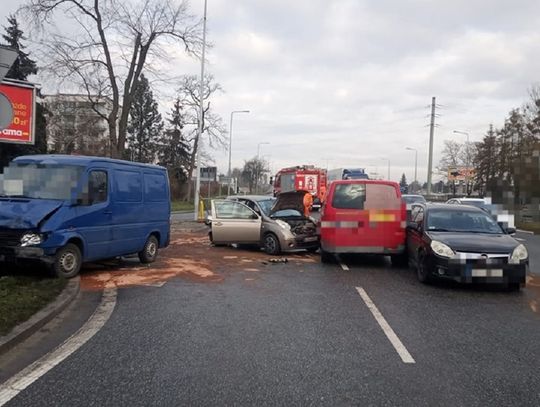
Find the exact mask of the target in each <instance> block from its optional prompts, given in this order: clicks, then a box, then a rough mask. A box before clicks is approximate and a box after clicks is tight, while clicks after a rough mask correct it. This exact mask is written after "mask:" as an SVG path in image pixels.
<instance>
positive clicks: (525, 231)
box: [516, 229, 534, 235]
mask: <svg viewBox="0 0 540 407" xmlns="http://www.w3.org/2000/svg"><path fill="white" fill-rule="evenodd" d="M516 232H519V233H525V234H527V235H534V232H531V231H530V230H523V229H516Z"/></svg>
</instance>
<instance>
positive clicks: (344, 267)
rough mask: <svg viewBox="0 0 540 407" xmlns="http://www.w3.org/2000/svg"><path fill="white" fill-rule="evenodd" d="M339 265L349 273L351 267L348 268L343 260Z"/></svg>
mask: <svg viewBox="0 0 540 407" xmlns="http://www.w3.org/2000/svg"><path fill="white" fill-rule="evenodd" d="M339 265H340V266H341V268H342V269H343V270H344V271H349V270H350V269H349V266H347V265H346V264H345V263H343V262H342V261H341V260H340V261H339Z"/></svg>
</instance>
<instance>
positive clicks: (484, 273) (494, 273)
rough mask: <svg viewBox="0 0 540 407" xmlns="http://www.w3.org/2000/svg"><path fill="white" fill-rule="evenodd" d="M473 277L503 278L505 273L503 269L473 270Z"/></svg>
mask: <svg viewBox="0 0 540 407" xmlns="http://www.w3.org/2000/svg"><path fill="white" fill-rule="evenodd" d="M472 276H473V277H502V276H503V271H502V269H493V270H488V269H473V270H472Z"/></svg>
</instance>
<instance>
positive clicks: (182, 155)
mask: <svg viewBox="0 0 540 407" xmlns="http://www.w3.org/2000/svg"><path fill="white" fill-rule="evenodd" d="M167 122H168V126H167V128H166V130H165V132H164V133H163V136H162V137H161V138H160V141H159V151H158V156H159V164H160V165H162V166H164V167H166V168H167V169H168V170H169V174H170V175H171V176H172V178H174V179H175V180H176V182H177V183H178V185H181V184H183V183H185V182H186V181H187V179H188V173H187V171H188V170H187V169H188V166H189V160H190V157H191V154H190V146H189V143H188V141H187V140H186V138H185V136H184V134H183V132H182V131H183V129H184V125H185V120H184V112H183V106H182V103H181V101H180V99H176V101H175V102H174V106H173V107H172V109H171V112H170V117H169V119H167Z"/></svg>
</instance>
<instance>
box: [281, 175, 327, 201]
mask: <svg viewBox="0 0 540 407" xmlns="http://www.w3.org/2000/svg"><path fill="white" fill-rule="evenodd" d="M326 183H327V180H326V170H325V169H322V168H316V167H315V166H313V165H299V166H296V167H288V168H282V169H281V170H279V171H278V173H277V174H276V176H275V179H274V196H277V195H278V194H279V193H281V192H289V191H307V192H309V193H311V195H313V208H314V209H317V208H319V207H320V206H321V205H322V204H323V203H324V200H325V198H326V186H327V185H326Z"/></svg>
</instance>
